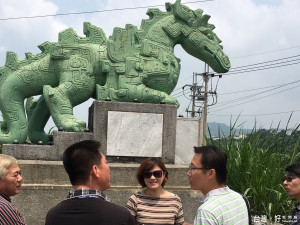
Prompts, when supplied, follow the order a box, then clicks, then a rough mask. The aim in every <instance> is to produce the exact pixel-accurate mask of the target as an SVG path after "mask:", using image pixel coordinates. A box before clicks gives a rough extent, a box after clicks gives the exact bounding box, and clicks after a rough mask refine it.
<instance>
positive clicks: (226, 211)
mask: <svg viewBox="0 0 300 225" xmlns="http://www.w3.org/2000/svg"><path fill="white" fill-rule="evenodd" d="M248 221H249V220H248V211H247V206H246V203H245V201H244V199H243V197H242V196H241V195H240V194H239V193H237V192H235V191H233V190H231V189H230V188H229V187H227V186H226V187H224V188H218V189H214V190H211V191H210V192H208V193H207V194H206V195H205V196H204V198H203V199H202V200H201V205H200V207H199V209H198V211H197V215H196V217H195V220H194V225H200V224H201V225H205V224H215V225H221V224H222V225H229V224H230V225H233V224H236V225H247V224H249V223H248Z"/></svg>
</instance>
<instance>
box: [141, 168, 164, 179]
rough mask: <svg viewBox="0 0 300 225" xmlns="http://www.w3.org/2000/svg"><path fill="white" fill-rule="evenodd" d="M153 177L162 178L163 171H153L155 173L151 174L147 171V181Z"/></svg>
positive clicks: (145, 174)
mask: <svg viewBox="0 0 300 225" xmlns="http://www.w3.org/2000/svg"><path fill="white" fill-rule="evenodd" d="M152 175H153V176H154V177H155V178H161V177H162V175H163V171H161V170H155V171H153V172H150V171H145V172H144V178H145V179H149V178H151V177H152Z"/></svg>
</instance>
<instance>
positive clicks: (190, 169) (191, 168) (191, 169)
mask: <svg viewBox="0 0 300 225" xmlns="http://www.w3.org/2000/svg"><path fill="white" fill-rule="evenodd" d="M194 170H210V169H209V168H196V167H192V165H190V166H189V170H188V171H189V172H194Z"/></svg>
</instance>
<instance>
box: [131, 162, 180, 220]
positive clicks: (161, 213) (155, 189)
mask: <svg viewBox="0 0 300 225" xmlns="http://www.w3.org/2000/svg"><path fill="white" fill-rule="evenodd" d="M136 177H137V180H138V182H139V183H140V185H141V186H142V187H143V188H144V189H143V190H141V191H139V192H137V193H136V194H134V195H132V196H131V197H130V198H129V200H128V202H127V205H126V207H127V208H128V210H129V211H130V213H131V214H132V216H133V217H134V218H135V222H136V224H137V225H142V224H144V225H146V224H176V225H179V224H180V225H181V224H183V223H184V217H183V210H182V204H181V200H180V198H179V197H178V196H177V195H175V194H173V193H171V192H168V191H166V190H165V189H164V186H165V184H166V182H167V181H168V171H167V168H166V167H165V165H164V163H163V162H162V161H161V160H160V159H157V158H147V159H145V160H144V161H143V162H142V163H141V165H140V167H139V169H138V171H137V175H136Z"/></svg>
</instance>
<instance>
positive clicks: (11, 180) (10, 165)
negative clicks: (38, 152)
mask: <svg viewBox="0 0 300 225" xmlns="http://www.w3.org/2000/svg"><path fill="white" fill-rule="evenodd" d="M22 180H23V178H22V176H21V170H20V168H19V166H18V162H17V160H16V159H15V158H14V157H12V156H9V155H5V154H0V193H1V194H4V195H6V196H8V197H10V196H14V195H16V194H19V192H20V190H21V183H22Z"/></svg>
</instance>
